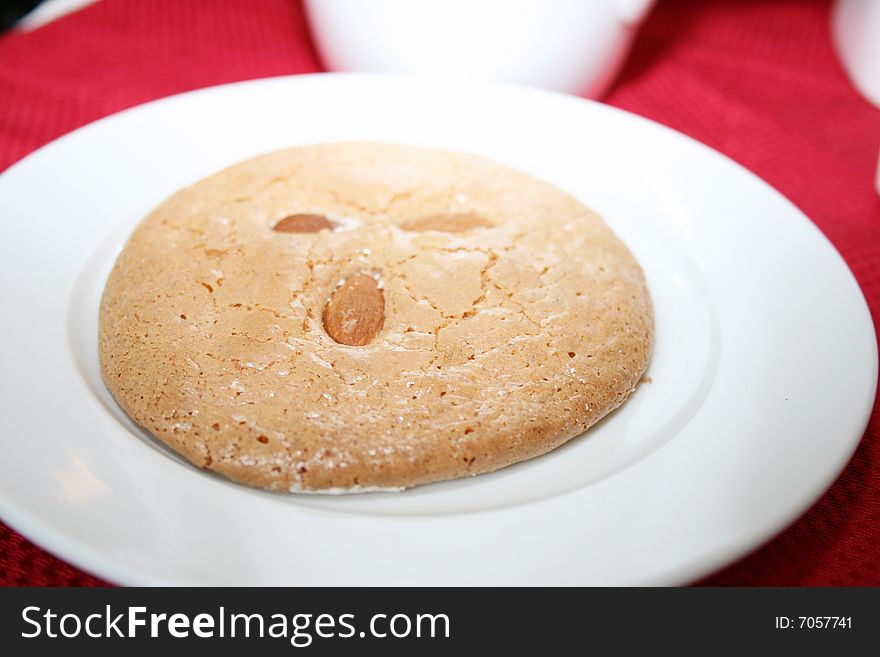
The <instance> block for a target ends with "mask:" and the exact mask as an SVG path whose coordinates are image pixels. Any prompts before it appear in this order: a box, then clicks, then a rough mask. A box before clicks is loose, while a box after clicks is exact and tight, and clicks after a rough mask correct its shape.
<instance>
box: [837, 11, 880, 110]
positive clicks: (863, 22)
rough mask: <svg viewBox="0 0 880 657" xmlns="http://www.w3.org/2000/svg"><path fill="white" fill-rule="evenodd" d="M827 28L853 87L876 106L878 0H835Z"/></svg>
mask: <svg viewBox="0 0 880 657" xmlns="http://www.w3.org/2000/svg"><path fill="white" fill-rule="evenodd" d="M831 31H832V34H833V35H834V43H835V45H836V46H837V53H838V54H839V55H840V59H841V61H842V62H843V66H844V68H845V69H846V72H847V73H848V74H849V77H850V79H851V80H852V82H853V84H854V85H855V86H856V89H858V90H859V92H860V93H861V94H862V95H863V96H864V97H865V98H867V99H868V100H869V101H871V102H872V103H873V104H874V105H876V106H877V107H880V0H837V3H836V4H835V5H834V13H833V15H832V18H831Z"/></svg>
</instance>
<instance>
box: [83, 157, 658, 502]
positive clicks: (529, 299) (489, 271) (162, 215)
mask: <svg viewBox="0 0 880 657" xmlns="http://www.w3.org/2000/svg"><path fill="white" fill-rule="evenodd" d="M365 277H371V278H369V279H368V278H365ZM347 281H348V283H347ZM364 281H367V283H369V284H366V283H364ZM373 281H375V283H374V282H373ZM353 283H357V286H354V285H353ZM346 286H348V287H353V288H354V287H358V289H355V290H354V292H352V293H349V291H348V290H347V289H346ZM361 288H362V289H365V290H366V289H367V288H369V290H368V291H367V292H364V293H363V294H370V295H372V297H369V298H368V299H367V301H368V303H365V304H364V303H360V302H358V303H355V302H352V301H350V300H349V299H350V298H351V297H352V294H355V293H356V294H362V293H361V292H360V291H359V290H360V289H361ZM331 298H335V299H342V300H343V301H341V302H338V303H342V302H344V303H346V304H348V306H351V308H349V307H348V306H346V308H344V309H343V311H344V312H343V311H338V309H337V308H336V306H334V305H333V304H330V305H328V304H329V302H330V300H331ZM338 303H337V304H336V305H338ZM352 308H353V310H352ZM362 308H366V309H367V310H362ZM331 310H332V311H334V312H336V311H338V312H339V316H338V317H336V316H333V317H332V318H331V319H332V320H333V322H335V323H333V324H332V328H330V331H329V333H328V324H327V321H328V319H327V316H328V312H330V311H331ZM349 311H350V312H349ZM358 313H361V314H363V313H371V314H372V315H371V316H370V317H368V318H366V319H363V318H362V317H360V316H359V315H358ZM377 314H381V315H382V316H381V317H378V316H377ZM362 319H363V321H362V322H361V324H358V321H360V320H362ZM359 327H360V328H359ZM363 327H366V329H364V328H363ZM331 334H332V335H334V336H335V337H336V338H337V339H339V340H343V341H345V340H346V339H345V338H341V337H339V334H345V335H349V334H350V335H356V336H357V338H356V339H351V340H348V341H349V342H353V343H354V344H343V343H341V342H338V341H337V340H336V339H334V337H331ZM652 338H653V319H652V311H651V302H650V298H649V295H648V291H647V287H646V284H645V280H644V276H643V274H642V271H641V269H640V267H639V265H638V263H637V262H636V261H635V259H634V258H633V257H632V255H631V254H630V252H629V251H628V250H627V248H626V247H625V246H624V245H623V244H622V243H621V242H620V241H619V240H618V239H617V238H616V237H615V235H614V234H613V233H612V232H611V230H610V229H609V228H608V227H607V226H606V225H605V223H604V222H603V221H602V220H601V219H600V218H599V217H598V216H597V215H596V214H594V213H593V212H591V211H590V210H589V209H587V208H585V207H584V206H583V205H581V204H580V203H579V202H577V201H576V200H575V199H574V198H573V197H571V196H570V195H568V194H566V193H565V192H562V191H561V190H559V189H557V188H555V187H553V186H551V185H549V184H547V183H545V182H542V181H540V180H537V179H535V178H533V177H531V176H528V175H526V174H524V173H521V172H518V171H515V170H512V169H509V168H507V167H504V166H501V165H499V164H496V163H493V162H490V161H488V160H485V159H482V158H479V157H476V156H470V155H464V154H454V153H446V152H439V151H433V150H426V149H421V148H415V147H407V146H392V145H382V144H372V143H346V144H326V145H317V146H307V147H300V148H293V149H288V150H285V151H280V152H276V153H270V154H267V155H263V156H260V157H257V158H254V159H252V160H248V161H246V162H243V163H240V164H238V165H235V166H233V167H231V168H229V169H226V170H225V171H222V172H220V173H218V174H216V175H214V176H212V177H210V178H208V179H206V180H203V181H201V182H199V183H197V184H196V185H194V186H192V187H189V188H186V189H183V190H181V191H180V192H178V193H176V194H175V195H174V196H172V197H171V198H169V199H168V200H167V201H165V202H164V203H163V204H162V205H160V206H159V207H158V208H157V209H156V210H154V211H153V212H152V213H151V214H150V215H149V216H148V217H147V218H146V219H144V221H143V222H141V224H140V225H139V226H138V227H137V229H136V230H135V231H134V233H133V235H132V237H131V238H130V240H129V241H128V243H127V244H126V246H125V248H124V249H123V251H122V252H121V254H120V255H119V258H118V260H117V262H116V264H115V266H114V268H113V271H112V272H111V274H110V276H109V278H108V281H107V285H106V288H105V290H104V296H103V298H102V302H101V309H100V331H99V353H100V359H101V371H102V375H103V377H104V380H105V382H106V384H107V386H108V388H109V389H110V391H111V392H112V393H113V395H114V397H115V398H116V399H117V401H118V402H119V403H120V405H121V406H122V407H123V409H124V410H125V411H126V412H127V413H128V414H129V415H130V416H131V417H132V418H133V419H134V420H135V421H136V422H137V423H138V424H140V425H142V426H143V427H145V428H146V429H147V430H149V431H150V432H151V433H153V434H154V435H155V436H157V437H158V438H159V439H161V440H162V441H164V442H165V443H167V444H168V445H169V446H171V447H172V448H173V449H175V450H177V451H178V452H180V453H181V454H183V455H184V456H185V457H186V458H188V459H189V460H190V461H192V462H193V463H195V464H196V465H198V466H201V467H205V468H209V469H211V470H214V471H216V472H219V473H221V474H223V475H226V476H228V477H230V478H231V479H234V480H236V481H239V482H242V483H245V484H249V485H253V486H259V487H264V488H268V489H272V490H282V491H308V490H314V491H320V490H329V489H333V490H334V491H339V490H340V489H341V490H351V491H359V490H360V491H362V490H370V489H373V488H404V487H409V486H413V485H417V484H422V483H427V482H432V481H439V480H444V479H451V478H455V477H460V476H465V475H470V474H478V473H482V472H488V471H491V470H495V469H497V468H500V467H503V466H505V465H509V464H511V463H515V462H517V461H521V460H523V459H527V458H531V457H534V456H538V455H540V454H543V453H545V452H547V451H549V450H551V449H553V448H554V447H556V446H558V445H560V444H562V443H564V442H565V441H567V440H569V439H571V438H573V437H574V436H577V435H578V434H580V433H582V432H583V431H584V430H586V429H587V428H588V427H589V426H591V425H592V424H593V423H595V422H596V421H598V420H599V419H601V418H602V417H603V416H605V415H606V414H607V413H608V412H610V411H611V410H613V409H614V408H616V407H617V406H619V405H620V404H621V403H622V402H623V401H624V400H625V399H626V397H627V396H628V395H629V394H630V393H631V392H632V391H633V389H634V388H635V386H636V385H637V383H638V381H639V379H640V377H641V376H642V374H643V373H644V371H645V369H646V367H647V364H648V361H649V358H650V352H651V346H652Z"/></svg>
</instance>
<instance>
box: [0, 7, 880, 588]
mask: <svg viewBox="0 0 880 657" xmlns="http://www.w3.org/2000/svg"><path fill="white" fill-rule="evenodd" d="M829 14H830V5H829V4H828V3H827V2H824V1H820V2H810V1H806V0H788V1H777V0H766V1H758V0H752V1H746V0H740V1H724V2H711V3H709V2H703V1H701V0H696V1H692V2H684V1H677V0H661V1H660V2H659V4H658V6H657V7H656V9H655V11H654V13H653V14H652V16H651V18H650V19H649V21H648V22H647V23H646V24H645V26H644V28H643V29H642V32H641V36H640V38H639V40H638V42H637V45H636V47H635V50H634V52H633V55H632V57H631V59H630V60H629V62H628V64H627V66H626V68H625V70H624V72H623V74H622V76H621V78H620V79H619V81H618V83H617V85H616V86H615V88H614V89H613V90H612V91H611V93H610V95H609V96H608V98H607V100H608V102H610V103H611V104H613V105H616V106H618V107H622V108H625V109H627V110H630V111H632V112H636V113H638V114H642V115H644V116H647V117H650V118H652V119H654V120H656V121H660V122H661V123H665V124H666V125H669V126H672V127H673V128H676V129H677V130H680V131H682V132H684V133H687V134H689V135H691V136H693V137H696V138H697V139H699V140H700V141H702V142H705V143H706V144H708V145H710V146H712V147H714V148H716V149H718V150H720V151H722V152H724V153H726V154H727V155H729V156H731V157H732V158H733V159H735V160H737V161H738V162H740V163H742V164H744V165H745V166H746V167H748V168H749V169H751V170H752V171H754V172H756V173H757V174H758V175H760V176H761V177H763V178H764V179H765V180H767V181H768V182H769V183H770V184H771V185H773V186H775V187H776V188H777V189H779V190H780V191H782V192H783V193H784V194H785V195H786V196H788V198H790V199H791V200H792V201H794V202H795V204H797V205H798V206H799V207H800V208H801V209H803V210H804V211H805V212H806V214H807V215H808V216H809V217H811V218H812V219H813V220H814V221H815V222H816V223H817V224H818V225H819V227H820V228H821V229H822V230H823V231H824V232H825V234H826V235H828V237H829V238H830V239H831V241H832V242H833V243H834V244H835V246H836V247H837V248H838V249H839V250H840V252H841V253H842V254H843V256H844V258H845V259H846V261H847V262H848V263H849V266H850V267H851V268H852V270H853V272H854V273H855V275H856V278H857V279H858V280H859V283H860V284H861V286H862V289H863V290H864V292H865V296H866V297H867V299H868V303H869V305H870V306H871V309H872V312H873V315H874V317H875V323H876V321H877V320H876V318H877V317H878V316H880V199H878V197H877V196H876V195H875V193H874V192H873V190H872V179H873V175H874V171H875V167H876V165H877V155H878V148H880V111H878V110H876V109H874V108H872V107H871V106H870V105H869V104H868V103H867V102H865V101H864V100H862V99H861V98H860V97H859V96H858V95H857V94H856V92H855V91H854V90H853V88H852V87H851V86H850V84H849V83H848V81H847V80H846V78H845V76H844V73H843V71H842V69H841V67H840V65H839V64H838V61H837V59H836V58H835V55H834V52H833V50H832V44H831V41H830V34H829ZM318 70H321V66H320V63H319V61H318V59H317V58H316V56H315V51H314V49H313V47H312V45H311V44H310V41H309V37H308V33H307V29H306V26H305V22H304V20H303V12H302V9H301V7H300V6H299V4H298V3H297V2H295V1H294V0H263V1H262V2H251V1H249V0H104V1H103V2H100V3H98V4H97V5H94V6H92V7H89V8H87V9H85V10H82V11H80V12H78V13H76V14H73V15H70V16H67V17H65V18H62V19H60V20H58V21H57V22H55V23H52V24H49V25H48V26H45V27H43V28H41V29H39V30H36V31H35V32H32V33H27V34H24V33H10V34H7V35H5V36H3V37H0V169H5V168H6V167H8V166H9V165H11V164H12V163H13V162H15V161H16V160H18V159H20V158H22V157H24V156H25V155H27V154H28V153H30V152H31V151H32V150H34V149H35V148H37V147H39V146H41V145H43V144H45V143H46V142H48V141H51V140H52V139H54V138H56V137H58V136H60V135H62V134H64V133H66V132H68V131H70V130H73V129H74V128H77V127H79V126H81V125H83V124H85V123H88V122H90V121H93V120H95V119H98V118H100V117H102V116H105V115H107V114H110V113H112V112H116V111H119V110H121V109H124V108H126V107H130V106H132V105H136V104H139V103H142V102H145V101H148V100H152V99H154V98H159V97H161V96H166V95H168V94H174V93H178V92H181V91H186V90H189V89H195V88H197V87H203V86H207V85H213V84H219V83H223V82H232V81H235V80H244V79H247V78H254V77H264V76H272V75H284V74H290V73H306V72H313V71H318ZM878 434H880V413H878V409H877V407H875V409H874V413H873V416H872V420H871V424H870V426H869V428H868V431H867V434H866V436H865V438H864V439H863V441H862V443H861V445H860V447H859V449H858V451H857V452H856V454H855V456H854V457H853V459H852V461H851V462H850V463H849V465H848V466H847V468H846V470H845V471H844V473H843V474H842V475H841V477H840V478H839V479H838V481H837V482H836V483H835V484H834V485H833V486H832V488H831V489H830V490H829V491H828V493H827V494H826V495H825V496H824V497H823V498H822V499H821V500H820V501H819V502H818V503H817V504H816V505H815V506H814V507H813V508H812V509H811V510H810V511H808V512H807V513H806V514H805V515H804V516H803V517H802V518H801V519H800V520H798V521H797V522H796V523H795V524H794V525H793V526H792V527H790V528H789V529H788V530H786V531H785V532H784V533H783V534H781V535H780V536H779V537H777V538H776V539H775V540H773V541H772V542H771V543H769V544H768V545H766V546H764V547H763V548H761V549H759V550H758V551H756V552H755V553H753V554H751V555H750V556H748V557H746V558H745V559H743V560H742V561H740V562H739V563H737V564H735V565H733V566H731V567H730V568H728V569H726V570H724V571H722V572H720V573H718V574H716V575H714V576H713V577H710V578H708V579H707V580H704V582H703V583H704V584H713V585H731V584H736V585H864V584H873V585H878V584H880V474H878V472H880V470H878V466H880V435H878ZM4 439H6V440H9V439H14V437H12V436H4ZM101 583H102V582H101V581H100V580H98V579H96V578H94V577H92V576H91V575H88V574H86V573H83V572H82V571H80V570H78V569H76V568H74V567H72V566H70V565H68V564H66V563H64V562H63V561H59V560H58V559H56V558H54V557H52V556H50V555H49V554H47V553H46V552H44V551H43V550H41V549H40V548H38V547H36V546H34V545H33V544H31V543H29V542H28V541H27V540H25V539H24V538H22V537H21V536H20V535H19V534H17V533H15V532H14V531H12V530H10V529H9V528H7V527H6V526H4V525H0V584H6V585H71V584H72V585H96V584H101Z"/></svg>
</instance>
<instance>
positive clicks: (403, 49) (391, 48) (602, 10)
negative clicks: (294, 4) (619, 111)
mask: <svg viewBox="0 0 880 657" xmlns="http://www.w3.org/2000/svg"><path fill="white" fill-rule="evenodd" d="M653 4H654V0H590V1H588V2H587V1H584V0H419V1H413V0H371V2H364V1H363V0H306V9H307V13H308V17H309V22H310V23H311V27H312V34H313V36H314V37H315V41H316V44H317V46H318V49H319V50H320V53H321V56H322V58H323V60H324V63H325V64H326V65H327V66H328V67H329V68H331V69H333V70H339V71H406V72H415V73H432V74H441V75H452V76H462V77H468V78H481V79H489V80H501V81H506V82H517V83H521V84H527V85H533V86H538V87H544V88H548V89H555V90H557V91H565V92H569V93H577V94H582V95H585V96H588V97H592V98H596V97H598V96H600V95H602V93H604V92H605V90H606V89H607V88H608V86H609V85H610V84H611V82H612V81H613V80H614V77H615V76H616V74H617V72H618V70H619V69H620V66H621V64H622V63H623V59H624V57H625V56H626V53H627V51H628V50H629V47H630V44H631V43H632V40H633V37H634V36H635V33H636V29H637V28H638V26H639V24H640V23H641V21H642V20H643V19H644V17H645V16H646V14H647V12H648V10H649V9H650V8H651V5H653Z"/></svg>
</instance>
